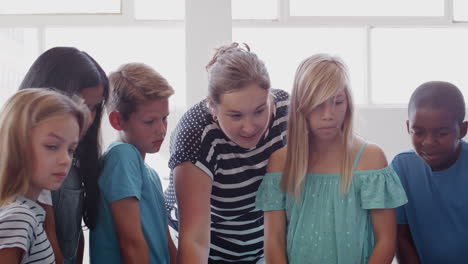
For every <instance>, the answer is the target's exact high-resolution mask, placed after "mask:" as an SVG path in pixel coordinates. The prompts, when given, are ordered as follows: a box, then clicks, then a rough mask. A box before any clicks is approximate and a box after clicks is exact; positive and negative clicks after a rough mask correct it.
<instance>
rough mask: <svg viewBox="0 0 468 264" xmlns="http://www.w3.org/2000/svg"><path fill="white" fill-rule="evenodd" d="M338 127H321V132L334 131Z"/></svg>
mask: <svg viewBox="0 0 468 264" xmlns="http://www.w3.org/2000/svg"><path fill="white" fill-rule="evenodd" d="M335 128H336V126H326V127H319V130H332V129H335Z"/></svg>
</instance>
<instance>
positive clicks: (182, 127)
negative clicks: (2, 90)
mask: <svg viewBox="0 0 468 264" xmlns="http://www.w3.org/2000/svg"><path fill="white" fill-rule="evenodd" d="M272 93H273V95H274V103H275V107H274V110H273V117H272V119H271V122H270V125H269V129H268V130H267V132H266V133H265V136H264V137H263V138H262V139H261V140H260V141H259V143H258V144H257V146H255V147H254V148H251V149H245V148H242V147H240V146H238V145H237V144H235V143H234V142H233V141H231V140H230V139H229V138H228V137H227V136H226V135H225V134H224V133H223V131H222V130H221V129H220V128H219V126H218V124H217V123H216V122H214V120H213V117H212V115H211V113H210V111H209V109H208V108H207V106H206V100H203V101H201V102H200V103H198V104H196V105H195V106H193V107H192V108H191V109H190V110H189V111H187V113H185V115H184V116H183V117H182V119H181V120H180V121H179V123H178V125H177V127H176V129H175V130H174V132H173V134H172V136H171V144H170V152H171V157H170V160H169V167H170V168H171V170H173V169H174V168H175V167H176V166H177V165H178V164H180V163H182V162H185V161H190V162H192V163H193V164H195V166H197V167H198V168H200V169H201V170H203V171H204V172H205V173H206V174H207V175H208V176H209V177H211V179H212V180H213V182H212V183H213V185H212V192H211V245H210V257H209V258H210V259H209V263H218V264H221V263H239V264H240V263H256V261H257V260H258V259H259V258H261V257H262V256H263V212H261V211H258V210H255V195H256V193H257V189H258V187H259V185H260V183H261V181H262V179H263V175H264V174H265V171H266V165H267V163H268V159H269V157H270V155H271V154H272V153H273V152H274V151H276V150H277V149H279V148H281V147H283V146H284V144H285V137H286V128H287V126H286V120H287V107H288V103H289V101H288V94H287V93H286V92H284V91H281V90H273V91H272ZM166 206H167V209H168V211H169V215H170V216H171V222H172V223H173V226H174V227H175V228H177V219H176V218H177V205H176V199H175V190H174V182H173V175H172V173H171V177H170V184H169V188H168V189H167V191H166Z"/></svg>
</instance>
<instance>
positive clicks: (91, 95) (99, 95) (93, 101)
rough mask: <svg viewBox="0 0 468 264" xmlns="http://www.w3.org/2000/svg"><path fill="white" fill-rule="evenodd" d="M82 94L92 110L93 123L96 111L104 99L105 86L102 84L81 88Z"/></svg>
mask: <svg viewBox="0 0 468 264" xmlns="http://www.w3.org/2000/svg"><path fill="white" fill-rule="evenodd" d="M80 96H81V97H82V98H83V99H84V101H85V104H86V105H87V106H88V108H89V111H90V112H91V121H92V122H91V123H93V122H94V119H95V117H96V112H97V110H98V108H99V106H100V105H102V100H103V99H104V88H103V87H102V86H101V85H98V86H93V87H87V88H83V89H81V90H80Z"/></svg>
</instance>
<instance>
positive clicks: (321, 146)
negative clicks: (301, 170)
mask: <svg viewBox="0 0 468 264" xmlns="http://www.w3.org/2000/svg"><path fill="white" fill-rule="evenodd" d="M343 147H344V144H343V140H342V139H341V137H340V136H337V137H336V138H334V139H332V140H320V139H312V138H311V139H310V146H309V150H310V152H311V153H330V152H340V151H342V150H343Z"/></svg>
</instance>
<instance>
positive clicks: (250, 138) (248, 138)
mask: <svg viewBox="0 0 468 264" xmlns="http://www.w3.org/2000/svg"><path fill="white" fill-rule="evenodd" d="M240 137H241V138H242V139H244V140H254V139H256V138H257V134H253V135H251V136H242V135H241V136H240Z"/></svg>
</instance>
